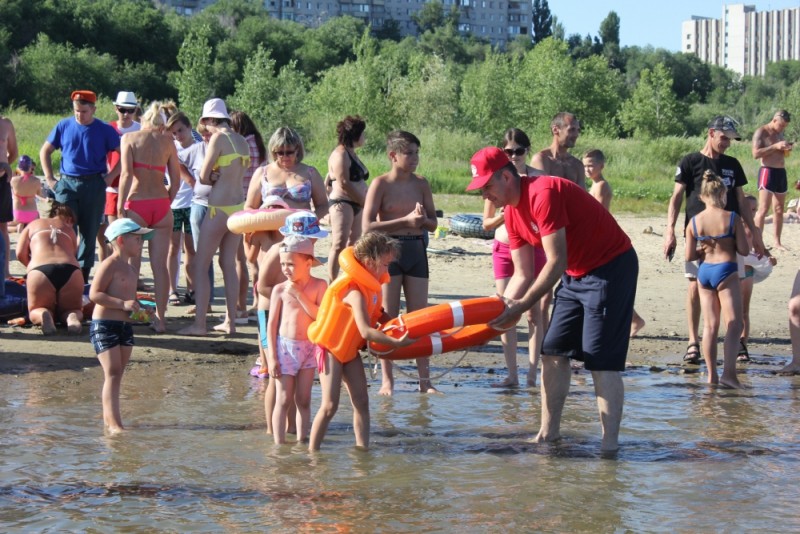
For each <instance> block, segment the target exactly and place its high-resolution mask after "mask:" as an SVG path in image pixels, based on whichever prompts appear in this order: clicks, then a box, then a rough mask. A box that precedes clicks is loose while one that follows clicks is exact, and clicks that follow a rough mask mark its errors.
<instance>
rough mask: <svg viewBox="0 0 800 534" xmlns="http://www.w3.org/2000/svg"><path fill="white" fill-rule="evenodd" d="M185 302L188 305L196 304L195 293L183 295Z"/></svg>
mask: <svg viewBox="0 0 800 534" xmlns="http://www.w3.org/2000/svg"><path fill="white" fill-rule="evenodd" d="M183 302H185V303H186V304H194V291H193V290H192V291H187V292H186V293H184V294H183Z"/></svg>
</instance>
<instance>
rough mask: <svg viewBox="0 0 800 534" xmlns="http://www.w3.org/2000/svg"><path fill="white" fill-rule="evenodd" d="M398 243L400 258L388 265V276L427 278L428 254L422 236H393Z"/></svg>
mask: <svg viewBox="0 0 800 534" xmlns="http://www.w3.org/2000/svg"><path fill="white" fill-rule="evenodd" d="M391 237H392V239H397V240H398V241H400V257H399V258H398V259H397V261H393V262H392V263H390V264H389V276H400V275H401V274H402V275H405V276H413V277H415V278H428V276H429V274H428V253H427V252H426V250H425V240H424V237H423V236H422V235H393V236H391Z"/></svg>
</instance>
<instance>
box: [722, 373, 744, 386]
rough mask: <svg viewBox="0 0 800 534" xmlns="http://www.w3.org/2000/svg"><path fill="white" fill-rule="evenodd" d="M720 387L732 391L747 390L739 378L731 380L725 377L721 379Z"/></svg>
mask: <svg viewBox="0 0 800 534" xmlns="http://www.w3.org/2000/svg"><path fill="white" fill-rule="evenodd" d="M719 385H720V386H722V387H726V388H731V389H747V388H746V387H745V386H744V385H743V384H742V383H741V382H739V379H738V378H733V379H730V378H728V377H726V376H723V377H722V378H720V379H719Z"/></svg>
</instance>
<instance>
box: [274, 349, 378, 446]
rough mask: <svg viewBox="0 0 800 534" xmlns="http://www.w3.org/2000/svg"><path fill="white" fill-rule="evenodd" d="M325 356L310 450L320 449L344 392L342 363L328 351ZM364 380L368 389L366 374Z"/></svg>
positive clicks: (359, 361)
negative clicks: (320, 392) (320, 393)
mask: <svg viewBox="0 0 800 534" xmlns="http://www.w3.org/2000/svg"><path fill="white" fill-rule="evenodd" d="M324 358H325V369H324V370H323V371H321V372H320V373H319V383H320V386H321V388H322V400H321V401H320V404H319V410H318V411H317V415H316V416H315V417H314V422H313V423H312V424H311V436H310V438H309V440H308V450H309V451H318V450H319V447H320V445H321V444H322V440H323V438H324V437H325V433H326V432H327V431H328V425H329V424H330V422H331V419H333V416H334V415H336V410H338V409H339V397H340V395H341V392H342V374H343V368H342V364H341V363H339V360H337V359H336V358H334V357H333V356H331V355H330V354H328V353H327V352H326V353H325V356H324ZM356 361H357V362H358V365H361V360H360V359H359V358H356ZM350 363H352V362H350ZM348 365H349V364H348ZM362 372H363V370H362ZM271 380H272V378H270V381H271ZM364 382H365V388H364V389H366V375H365V377H364ZM368 417H369V416H368ZM354 419H355V415H354ZM356 438H357V436H356Z"/></svg>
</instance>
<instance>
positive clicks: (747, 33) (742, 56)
mask: <svg viewBox="0 0 800 534" xmlns="http://www.w3.org/2000/svg"><path fill="white" fill-rule="evenodd" d="M681 28H682V35H681V50H682V51H683V52H685V53H687V54H695V55H696V56H697V57H699V58H700V59H702V60H703V61H705V62H707V63H712V64H714V65H719V66H721V67H726V68H728V69H731V70H733V71H735V72H738V73H739V74H742V75H749V76H762V75H763V74H764V73H765V72H766V68H767V65H768V64H769V63H772V62H775V61H782V60H786V59H794V60H800V7H795V8H789V9H781V10H775V11H756V8H755V6H750V5H745V4H731V5H725V6H723V9H722V18H721V19H712V18H708V17H697V16H693V17H692V18H691V20H687V21H684V22H683V24H682V26H681Z"/></svg>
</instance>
